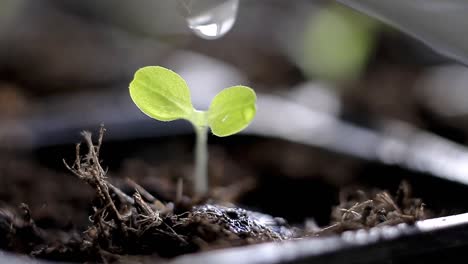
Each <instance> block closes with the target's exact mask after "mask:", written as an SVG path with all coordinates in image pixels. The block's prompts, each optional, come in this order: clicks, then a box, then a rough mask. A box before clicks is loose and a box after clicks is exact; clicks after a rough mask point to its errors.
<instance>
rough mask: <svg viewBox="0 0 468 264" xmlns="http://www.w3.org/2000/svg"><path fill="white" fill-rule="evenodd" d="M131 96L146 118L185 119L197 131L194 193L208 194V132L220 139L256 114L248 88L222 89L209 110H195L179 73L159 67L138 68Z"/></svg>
mask: <svg viewBox="0 0 468 264" xmlns="http://www.w3.org/2000/svg"><path fill="white" fill-rule="evenodd" d="M130 97H131V98H132V100H133V102H134V103H135V104H136V105H137V106H138V108H140V110H141V111H142V112H143V113H145V114H146V115H148V116H150V117H152V118H154V119H157V120H160V121H172V120H176V119H185V120H188V121H190V122H191V123H192V125H193V127H194V128H195V134H196V143H195V178H194V192H195V194H197V195H204V194H206V193H207V192H208V177H207V165H208V149H207V137H208V129H209V128H211V132H212V133H213V134H214V135H216V136H218V137H225V136H230V135H233V134H236V133H237V132H240V131H241V130H243V129H244V128H246V127H247V126H248V125H249V123H250V122H251V121H252V119H253V118H254V116H255V113H256V106H255V101H256V95H255V92H254V91H253V90H252V89H251V88H249V87H246V86H240V85H239V86H233V87H229V88H226V89H224V90H222V91H221V92H220V93H218V94H217V95H216V96H215V98H214V99H213V100H212V101H211V104H210V107H209V109H208V110H206V111H202V110H197V109H195V108H194V107H193V105H192V101H191V98H190V90H189V88H188V86H187V83H186V82H185V80H184V79H183V78H182V77H180V76H179V75H178V74H177V73H175V72H173V71H171V70H168V69H166V68H163V67H159V66H148V67H144V68H141V69H139V70H138V71H137V72H136V73H135V77H134V79H133V81H132V82H131V83H130Z"/></svg>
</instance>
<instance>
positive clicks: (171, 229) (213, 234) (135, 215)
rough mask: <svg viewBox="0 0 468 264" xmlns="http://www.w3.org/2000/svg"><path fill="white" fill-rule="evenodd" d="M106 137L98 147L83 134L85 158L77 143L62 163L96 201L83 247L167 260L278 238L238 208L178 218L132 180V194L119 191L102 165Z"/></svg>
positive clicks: (187, 211)
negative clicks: (91, 191) (71, 156)
mask: <svg viewBox="0 0 468 264" xmlns="http://www.w3.org/2000/svg"><path fill="white" fill-rule="evenodd" d="M104 132H105V129H104V128H103V127H101V130H100V133H99V138H98V142H97V144H96V145H94V144H93V142H92V138H91V133H89V132H83V133H82V135H83V137H84V141H85V144H86V146H87V149H88V150H87V152H86V154H84V155H82V154H81V145H80V144H78V145H76V159H75V161H74V163H73V164H72V165H69V164H67V163H66V162H65V161H64V163H65V166H66V167H67V168H68V169H69V170H70V171H71V172H72V173H73V174H74V175H76V176H77V177H78V178H79V179H81V180H83V181H84V182H86V183H87V184H88V185H90V186H91V187H92V188H93V189H94V190H95V192H96V197H97V199H98V201H97V203H96V204H95V206H94V215H93V216H92V217H91V220H92V222H93V225H92V226H91V227H90V228H89V229H88V230H87V231H86V239H85V244H87V245H89V246H90V247H92V248H99V249H100V255H101V256H104V255H108V254H117V255H120V254H154V253H158V254H159V255H160V256H165V257H166V256H175V255H180V254H183V253H188V252H195V251H198V250H201V249H207V248H214V247H228V246H235V245H243V244H246V243H258V242H263V241H271V240H281V239H282V235H281V234H279V233H277V232H276V231H274V230H273V229H274V228H273V227H270V226H266V225H265V224H262V223H260V222H257V220H256V219H255V217H254V216H253V214H250V213H249V212H248V211H245V210H242V209H237V208H227V207H222V206H216V205H209V206H208V205H203V206H195V207H191V206H190V208H178V211H179V212H182V213H181V214H180V215H177V214H175V213H174V207H173V206H174V205H173V204H172V203H169V204H167V205H164V204H163V203H162V202H161V201H159V200H158V199H157V198H155V197H154V196H153V195H152V194H150V193H149V192H148V191H146V190H145V189H144V188H143V187H142V186H140V185H138V184H137V183H136V182H134V181H132V180H129V179H128V180H127V181H126V183H127V184H128V186H131V187H133V189H134V193H133V194H131V195H128V194H126V193H124V192H122V191H121V190H120V189H119V188H117V187H116V186H114V185H112V184H111V183H110V182H109V181H108V179H107V176H106V174H107V171H106V170H105V169H103V167H102V165H101V164H100V160H99V152H100V149H101V145H102V139H103V135H104ZM179 196H181V195H179ZM179 199H180V197H179ZM176 204H177V203H176ZM208 208H209V210H208ZM214 212H216V214H215V213H214ZM233 215H235V216H236V217H234V218H233ZM245 230H248V232H247V231H245ZM182 234H183V235H182ZM103 252H105V253H103Z"/></svg>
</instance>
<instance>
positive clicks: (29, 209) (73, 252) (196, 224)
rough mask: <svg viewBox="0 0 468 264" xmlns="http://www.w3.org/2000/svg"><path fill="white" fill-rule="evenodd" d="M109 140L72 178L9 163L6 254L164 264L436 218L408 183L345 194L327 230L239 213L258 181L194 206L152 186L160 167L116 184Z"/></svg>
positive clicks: (137, 165)
mask: <svg viewBox="0 0 468 264" xmlns="http://www.w3.org/2000/svg"><path fill="white" fill-rule="evenodd" d="M103 132H104V130H101V134H100V137H99V138H98V140H97V144H95V145H94V144H93V143H92V139H91V134H90V133H87V132H85V133H83V136H84V139H85V143H86V145H85V146H83V147H81V146H80V145H77V148H76V159H75V161H74V162H73V164H70V165H68V163H65V166H66V167H67V168H68V169H69V170H70V171H71V173H68V174H64V175H61V174H60V173H54V172H51V171H49V170H47V169H43V168H38V167H37V166H35V165H33V164H31V163H30V162H28V161H24V162H22V161H20V160H18V159H16V161H15V162H3V163H2V164H4V165H3V167H2V168H1V170H2V173H3V175H5V177H2V178H1V181H2V186H3V187H2V188H1V190H0V201H2V203H1V207H0V238H1V239H0V248H1V249H5V250H9V251H13V252H16V253H21V254H27V255H31V256H34V257H38V258H44V259H49V260H60V261H74V262H86V261H90V262H113V261H122V260H128V258H132V256H134V257H138V256H149V257H151V258H152V259H153V260H154V259H158V258H161V259H163V258H170V257H174V256H178V255H181V254H186V253H192V252H198V251H203V250H210V249H216V248H225V247H233V246H242V245H247V244H254V243H261V242H267V241H278V242H280V241H282V240H288V239H295V238H298V237H306V236H321V235H329V234H336V233H340V232H343V231H345V230H353V229H360V228H371V227H374V226H379V225H386V224H390V225H391V224H398V223H402V222H405V223H413V222H415V221H416V220H420V219H424V218H426V217H428V216H430V215H431V214H428V213H427V212H426V211H425V210H424V204H423V202H422V201H421V199H416V198H412V195H411V190H410V186H409V184H408V183H406V182H403V183H402V184H401V185H400V188H399V189H398V191H397V192H396V193H395V195H391V194H390V193H389V192H387V191H384V190H380V189H365V188H360V187H356V186H354V187H353V188H343V189H342V190H341V191H340V195H339V197H337V200H339V204H338V205H336V206H335V207H334V208H333V209H332V210H331V211H332V213H331V221H330V224H329V225H326V226H325V227H323V228H319V227H318V226H317V224H315V222H311V221H309V222H308V223H306V224H305V225H298V226H295V227H292V226H291V225H288V223H287V221H286V220H284V219H282V218H275V217H272V216H270V215H267V214H262V213H258V212H254V211H250V210H245V209H242V208H238V207H236V206H234V205H233V204H235V203H238V202H239V201H241V200H242V199H240V197H242V196H245V195H244V194H245V193H247V192H251V191H252V189H253V188H254V187H255V180H254V179H253V178H252V177H244V178H239V179H240V180H239V181H232V180H231V181H229V180H223V179H218V181H217V183H218V184H217V185H216V186H215V187H214V188H213V191H212V193H210V194H209V195H208V196H207V197H193V196H192V195H191V194H190V190H188V188H184V187H185V185H184V183H183V182H182V180H176V181H174V180H173V178H171V177H159V178H156V179H155V177H150V178H151V179H152V180H151V181H149V180H148V179H146V180H145V178H146V177H144V176H145V175H153V174H152V173H151V172H154V168H152V167H150V166H148V165H145V164H144V163H142V162H138V161H134V162H132V163H131V165H130V166H127V168H123V169H122V171H123V175H127V176H122V175H119V176H116V177H113V176H112V177H109V176H110V175H108V172H107V171H106V170H105V169H103V167H102V166H101V160H100V158H99V154H100V149H101V144H102V136H103ZM83 153H84V154H83ZM211 170H212V171H213V170H216V168H211ZM70 174H74V175H75V176H76V177H73V176H71V175H70ZM132 174H133V175H132ZM158 174H159V175H163V174H162V173H158ZM214 174H216V173H214ZM31 175H34V177H37V178H33V177H31ZM128 175H132V177H131V178H132V180H130V179H129V178H127V177H128ZM247 175H248V173H247ZM38 178H39V179H40V180H38ZM38 182H40V184H38ZM221 183H222V184H221ZM85 184H87V185H89V187H86V185H85ZM356 190H357V191H356ZM239 199H240V200H239ZM25 201H28V204H24V203H23V202H25ZM290 206H291V207H296V206H297V205H294V204H293V205H290ZM298 210H301V208H298Z"/></svg>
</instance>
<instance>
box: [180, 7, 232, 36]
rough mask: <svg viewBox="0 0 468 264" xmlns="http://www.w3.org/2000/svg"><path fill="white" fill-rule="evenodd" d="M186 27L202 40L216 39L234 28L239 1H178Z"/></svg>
mask: <svg viewBox="0 0 468 264" xmlns="http://www.w3.org/2000/svg"><path fill="white" fill-rule="evenodd" d="M178 3H179V8H180V10H181V12H182V14H183V15H184V17H185V19H186V21H187V25H188V27H189V28H190V29H191V30H192V31H193V32H194V33H195V34H196V35H197V36H199V37H201V38H204V39H210V40H212V39H218V38H220V37H222V36H224V35H225V34H226V33H227V32H228V31H229V30H231V28H232V27H233V26H234V23H235V22H236V17H237V9H238V7H239V0H179V1H178Z"/></svg>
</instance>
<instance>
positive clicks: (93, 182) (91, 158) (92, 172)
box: [63, 126, 126, 231]
mask: <svg viewBox="0 0 468 264" xmlns="http://www.w3.org/2000/svg"><path fill="white" fill-rule="evenodd" d="M104 132H105V129H104V127H102V126H101V129H100V131H99V139H98V144H97V145H96V146H95V145H94V144H93V141H92V138H91V133H90V132H88V131H84V132H82V133H81V134H82V136H83V138H84V140H85V143H86V145H87V146H88V153H87V154H86V155H85V156H81V155H80V144H78V145H77V146H76V154H77V157H76V159H75V162H74V164H73V165H72V166H70V165H68V163H67V162H66V161H65V160H63V163H64V164H65V167H66V168H67V169H68V170H70V171H71V172H72V173H73V174H75V175H76V176H78V178H80V179H82V180H84V181H85V182H87V183H88V184H89V185H90V186H91V187H93V188H94V189H95V190H96V193H97V195H98V197H100V198H101V199H102V201H103V202H104V204H105V207H107V206H109V207H110V208H111V212H112V213H113V215H114V218H115V221H117V222H118V224H119V225H120V226H121V228H122V231H125V229H126V228H125V225H124V224H123V221H124V220H125V219H124V217H123V216H122V215H121V214H120V212H119V211H118V210H117V207H116V206H115V204H114V201H113V200H112V198H111V195H110V194H109V184H108V183H107V182H106V180H105V179H106V171H105V170H104V169H103V168H102V166H101V164H100V162H99V156H98V153H99V151H100V149H101V144H102V138H103V136H104Z"/></svg>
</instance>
